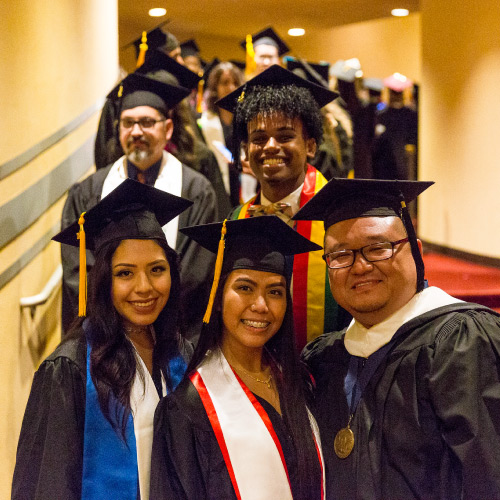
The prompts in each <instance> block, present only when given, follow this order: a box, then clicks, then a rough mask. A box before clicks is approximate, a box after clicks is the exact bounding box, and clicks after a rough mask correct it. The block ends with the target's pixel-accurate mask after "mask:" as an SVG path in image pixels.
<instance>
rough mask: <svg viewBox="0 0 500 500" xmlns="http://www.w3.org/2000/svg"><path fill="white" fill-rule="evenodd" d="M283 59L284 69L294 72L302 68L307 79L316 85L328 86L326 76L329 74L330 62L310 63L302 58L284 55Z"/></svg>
mask: <svg viewBox="0 0 500 500" xmlns="http://www.w3.org/2000/svg"><path fill="white" fill-rule="evenodd" d="M285 61H286V69H288V70H289V71H292V72H294V73H295V72H296V71H297V70H302V71H303V73H304V74H305V77H306V79H307V80H309V81H310V82H313V83H315V84H317V85H322V86H323V87H327V88H328V76H329V69H330V64H328V63H311V62H308V61H305V60H304V59H301V58H294V57H290V56H287V57H285ZM296 74H299V73H296Z"/></svg>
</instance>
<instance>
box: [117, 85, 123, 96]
mask: <svg viewBox="0 0 500 500" xmlns="http://www.w3.org/2000/svg"><path fill="white" fill-rule="evenodd" d="M122 95H123V85H120V88H119V89H118V99H120V97H121V96H122Z"/></svg>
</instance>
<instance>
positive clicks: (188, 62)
mask: <svg viewBox="0 0 500 500" xmlns="http://www.w3.org/2000/svg"><path fill="white" fill-rule="evenodd" d="M180 47H181V57H182V60H183V61H184V64H185V66H186V67H187V68H188V69H190V70H191V71H192V72H193V73H195V74H197V75H201V74H203V67H204V63H203V61H202V59H201V57H200V47H198V44H197V43H196V41H195V40H193V39H190V40H187V41H185V42H182V43H181V44H180Z"/></svg>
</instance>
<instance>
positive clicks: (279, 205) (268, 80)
mask: <svg viewBox="0 0 500 500" xmlns="http://www.w3.org/2000/svg"><path fill="white" fill-rule="evenodd" d="M336 97H337V94H336V93H335V92H332V91H330V90H328V89H326V88H325V87H322V86H320V85H315V84H314V83H311V82H309V81H307V80H304V79H303V78H300V77H299V76H297V75H295V74H294V73H292V72H291V71H287V70H286V69H284V68H281V67H280V66H272V67H271V68H269V69H267V70H266V71H264V72H263V73H261V74H260V75H258V76H256V77H255V78H253V79H252V80H249V81H248V82H247V83H246V84H245V85H244V86H243V87H240V88H238V89H237V90H235V91H234V92H232V93H231V94H229V95H228V96H226V97H225V98H224V99H222V100H221V101H219V102H218V105H219V107H221V108H225V109H227V110H229V111H231V112H233V113H234V141H233V151H234V152H236V151H238V152H239V151H240V148H241V146H242V145H243V149H244V151H245V157H246V159H247V160H248V161H249V163H250V168H251V169H252V170H253V172H254V174H255V176H256V178H257V180H258V181H259V183H260V187H261V190H260V192H259V193H258V194H257V196H255V197H253V198H252V199H250V200H249V201H248V202H247V203H245V204H243V205H241V206H239V207H237V208H236V209H235V210H234V212H233V213H232V215H231V218H233V219H244V218H248V217H255V216H260V215H267V214H272V213H275V214H276V215H278V216H279V217H280V218H282V219H283V220H284V221H285V222H287V223H289V224H290V225H292V226H294V227H295V229H296V230H297V231H298V232H299V233H300V234H302V235H303V236H307V237H309V238H310V239H311V240H312V241H314V242H315V243H318V244H322V242H323V238H324V230H323V226H322V224H321V223H309V222H305V223H302V222H300V223H298V224H296V223H294V222H293V221H292V220H291V217H292V216H293V215H294V214H295V213H296V212H297V211H298V210H299V208H300V207H302V206H303V205H304V204H305V203H306V202H307V201H309V200H310V199H311V197H312V196H313V195H314V194H315V193H316V192H317V191H319V190H320V189H321V188H322V187H323V186H324V185H325V184H326V182H327V181H326V179H325V177H324V176H323V175H322V174H321V172H319V171H318V170H317V169H315V168H314V167H313V166H312V165H310V164H309V163H308V162H309V160H310V159H311V158H313V157H314V155H315V154H316V148H317V145H318V144H319V143H320V142H321V138H322V134H323V127H322V122H321V113H320V111H319V110H320V108H321V107H322V106H324V105H325V104H326V103H327V102H330V101H331V100H333V99H335V98H336ZM292 298H293V310H294V323H295V334H296V344H297V346H298V347H299V348H300V349H302V348H303V347H304V345H305V344H306V343H307V341H310V340H312V339H313V338H315V337H317V336H318V335H320V334H322V333H323V332H325V331H330V330H331V329H334V328H335V326H334V325H336V326H337V327H343V326H345V325H347V324H348V321H349V320H350V318H349V317H348V315H347V313H346V312H345V311H344V310H342V309H340V308H339V307H338V306H337V304H336V303H335V301H334V300H333V298H332V296H331V293H330V291H329V290H328V281H327V272H326V270H325V267H324V263H323V260H322V258H321V252H311V253H309V254H305V255H298V256H295V257H294V259H293V293H292Z"/></svg>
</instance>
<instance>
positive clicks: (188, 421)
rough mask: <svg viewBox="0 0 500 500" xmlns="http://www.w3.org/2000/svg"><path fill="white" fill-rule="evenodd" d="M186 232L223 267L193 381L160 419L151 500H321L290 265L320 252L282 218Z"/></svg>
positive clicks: (162, 408) (167, 402)
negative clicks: (295, 257) (290, 259)
mask: <svg viewBox="0 0 500 500" xmlns="http://www.w3.org/2000/svg"><path fill="white" fill-rule="evenodd" d="M184 231H185V232H186V234H189V236H190V237H191V238H193V239H195V240H196V241H198V243H199V244H201V245H203V246H205V247H206V248H208V249H209V250H211V251H212V252H215V253H218V255H217V262H219V263H220V264H221V265H222V268H221V270H219V273H221V276H220V284H219V285H218V286H217V283H219V273H218V272H217V271H216V276H215V279H214V289H213V293H214V294H215V300H214V302H213V303H212V302H210V303H209V306H208V308H207V314H206V316H205V318H204V328H203V331H202V334H201V337H200V342H199V344H198V346H197V348H196V351H195V354H194V356H193V359H192V362H191V363H190V366H189V375H188V376H186V377H185V379H184V381H183V382H181V384H180V385H179V387H178V389H177V390H176V391H175V393H173V394H172V395H171V396H169V397H168V398H166V399H163V400H162V401H161V402H160V404H159V406H158V409H157V411H156V415H155V436H154V443H153V454H152V458H151V464H152V474H151V479H152V481H151V496H152V498H169V499H172V500H177V499H183V500H200V499H208V498H210V499H215V498H220V499H224V500H231V499H236V498H259V499H280V500H291V499H292V498H294V499H297V500H299V499H302V500H315V499H318V500H319V499H321V498H322V493H323V491H324V486H323V473H322V458H321V443H320V441H319V436H318V434H317V432H316V423H315V422H314V419H313V418H312V416H311V415H310V413H309V411H308V409H307V406H306V399H305V395H304V393H305V391H304V388H303V378H302V376H301V375H302V370H301V367H300V365H299V364H298V356H297V353H296V351H295V345H294V333H293V319H292V310H291V309H292V301H291V298H290V289H289V287H290V269H289V268H288V266H287V258H286V256H289V255H293V254H297V253H302V252H308V251H310V250H316V249H318V248H319V247H318V246H317V245H315V244H314V243H312V242H310V241H309V240H307V239H306V238H304V237H302V236H301V235H300V234H298V233H297V232H296V231H294V230H293V229H292V228H290V227H289V226H287V225H286V224H285V223H284V222H283V221H281V220H280V219H279V218H278V217H275V216H272V217H260V218H253V219H242V220H233V221H227V222H224V223H223V224H222V223H220V224H209V225H204V226H198V227H192V228H185V229H184ZM221 231H222V233H223V234H224V233H225V236H223V237H224V240H225V249H220V243H219V240H220V239H221ZM212 306H213V309H212ZM305 377H307V376H306V375H305Z"/></svg>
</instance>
